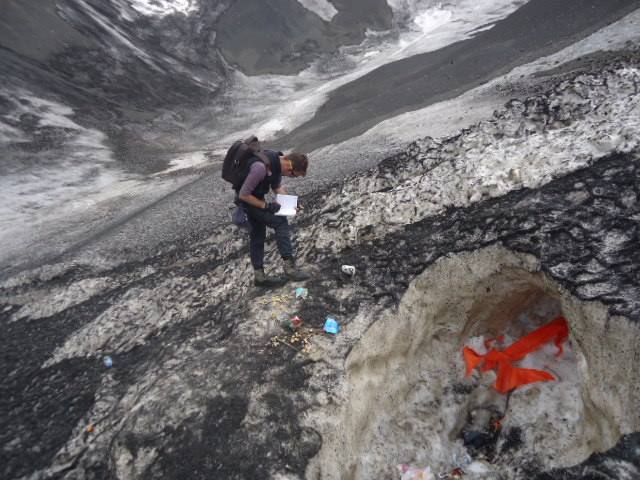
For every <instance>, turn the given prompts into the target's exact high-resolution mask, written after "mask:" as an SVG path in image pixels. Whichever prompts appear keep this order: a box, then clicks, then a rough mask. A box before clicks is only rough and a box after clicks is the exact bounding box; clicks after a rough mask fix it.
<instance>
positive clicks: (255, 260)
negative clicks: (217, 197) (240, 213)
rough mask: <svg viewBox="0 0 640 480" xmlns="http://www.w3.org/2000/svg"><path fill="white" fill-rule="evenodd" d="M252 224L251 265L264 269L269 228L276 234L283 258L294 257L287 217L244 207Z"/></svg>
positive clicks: (250, 240)
mask: <svg viewBox="0 0 640 480" xmlns="http://www.w3.org/2000/svg"><path fill="white" fill-rule="evenodd" d="M244 207H245V209H246V211H247V217H248V219H249V223H250V224H251V233H250V234H249V248H250V250H251V265H253V268H262V267H263V265H264V241H265V239H266V237H267V227H269V228H273V229H274V230H275V234H276V245H277V246H278V251H279V252H280V256H282V258H291V257H293V246H292V245H291V232H290V230H289V222H288V220H287V217H284V216H278V215H274V214H273V213H269V212H267V211H265V210H262V209H261V208H256V207H252V206H249V205H247V204H245V205H244Z"/></svg>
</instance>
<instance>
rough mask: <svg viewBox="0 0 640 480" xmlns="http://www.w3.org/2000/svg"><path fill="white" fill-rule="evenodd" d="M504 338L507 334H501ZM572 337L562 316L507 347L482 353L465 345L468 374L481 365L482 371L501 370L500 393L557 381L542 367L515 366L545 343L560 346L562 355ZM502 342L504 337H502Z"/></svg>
mask: <svg viewBox="0 0 640 480" xmlns="http://www.w3.org/2000/svg"><path fill="white" fill-rule="evenodd" d="M501 337H502V339H504V336H502V335H501V336H500V337H498V339H499V340H500V338H501ZM568 338H569V325H568V324H567V320H566V319H565V318H564V317H558V318H556V319H554V320H552V321H551V322H549V323H547V324H546V325H544V326H542V327H540V328H538V329H537V330H534V331H533V332H531V333H529V334H528V335H525V336H524V337H522V338H521V339H520V340H518V341H517V342H515V343H514V344H512V345H511V346H510V347H508V348H506V349H505V350H496V349H495V348H492V349H491V350H489V351H488V352H487V353H486V354H484V355H480V354H479V353H477V352H475V351H474V350H473V349H472V348H469V347H464V349H463V351H462V354H463V356H464V361H465V364H466V366H467V371H466V376H467V377H468V376H469V375H471V373H472V372H473V371H474V370H475V369H476V368H477V367H480V371H482V372H487V371H489V370H496V369H497V370H498V375H497V378H496V383H495V385H494V386H495V388H496V390H498V391H499V392H500V393H507V392H509V391H511V390H513V389H514V388H518V387H520V386H522V385H527V384H528V383H534V382H546V381H549V380H555V378H554V376H553V375H551V374H550V373H547V372H545V371H542V370H534V369H530V368H519V367H515V366H513V362H517V361H519V360H522V359H523V358H524V357H526V356H527V355H528V354H529V353H531V352H534V351H536V350H538V349H540V348H541V347H542V346H543V345H544V344H545V343H548V342H550V341H553V342H554V343H555V345H556V347H557V348H558V352H557V353H556V356H559V355H562V353H563V351H564V350H563V343H564V342H565V341H566V340H567V339H568ZM494 341H495V340H487V342H485V345H487V344H488V345H491V344H492V343H493V342H494ZM501 341H502V340H501Z"/></svg>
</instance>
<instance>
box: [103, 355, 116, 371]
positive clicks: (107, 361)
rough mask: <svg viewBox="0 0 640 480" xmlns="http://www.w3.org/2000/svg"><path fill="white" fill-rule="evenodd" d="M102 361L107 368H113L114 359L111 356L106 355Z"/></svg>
mask: <svg viewBox="0 0 640 480" xmlns="http://www.w3.org/2000/svg"><path fill="white" fill-rule="evenodd" d="M102 363H104V366H105V367H107V368H111V367H112V366H113V360H112V359H111V357H109V356H106V357H104V358H103V359H102Z"/></svg>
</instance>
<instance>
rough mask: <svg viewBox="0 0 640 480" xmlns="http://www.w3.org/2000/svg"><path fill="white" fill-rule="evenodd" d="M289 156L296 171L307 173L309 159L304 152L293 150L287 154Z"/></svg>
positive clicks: (302, 173)
mask: <svg viewBox="0 0 640 480" xmlns="http://www.w3.org/2000/svg"><path fill="white" fill-rule="evenodd" d="M287 158H288V159H289V160H290V161H291V166H292V167H293V171H294V172H295V173H299V174H301V175H306V174H307V167H308V166H309V159H308V158H307V156H306V155H305V154H304V153H298V152H291V153H289V154H287Z"/></svg>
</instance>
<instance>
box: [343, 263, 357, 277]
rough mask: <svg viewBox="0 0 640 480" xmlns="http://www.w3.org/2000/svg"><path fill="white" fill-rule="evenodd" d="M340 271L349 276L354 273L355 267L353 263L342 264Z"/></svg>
mask: <svg viewBox="0 0 640 480" xmlns="http://www.w3.org/2000/svg"><path fill="white" fill-rule="evenodd" d="M342 273H344V274H346V275H349V276H350V277H351V276H353V275H355V274H356V267H354V266H353V265H342Z"/></svg>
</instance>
